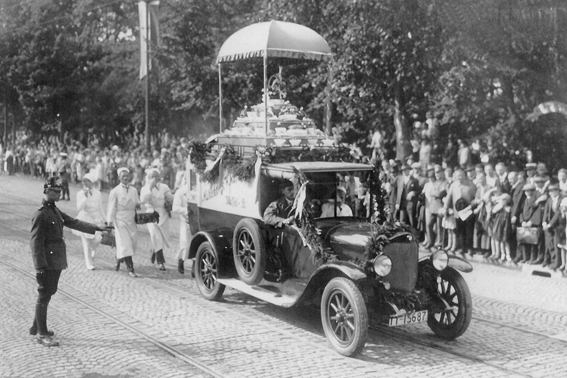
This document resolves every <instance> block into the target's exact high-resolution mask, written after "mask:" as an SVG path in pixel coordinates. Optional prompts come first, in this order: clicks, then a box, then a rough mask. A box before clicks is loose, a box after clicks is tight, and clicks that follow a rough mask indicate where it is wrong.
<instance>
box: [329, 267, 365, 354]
mask: <svg viewBox="0 0 567 378" xmlns="http://www.w3.org/2000/svg"><path fill="white" fill-rule="evenodd" d="M345 300H346V301H347V303H348V304H349V305H350V308H351V311H348V313H350V315H351V319H352V321H351V326H352V327H353V328H354V332H353V333H352V335H346V338H342V339H341V338H340V337H339V336H337V333H338V332H335V331H334V329H335V325H336V322H335V323H333V322H334V320H333V319H331V317H332V316H333V314H334V313H335V310H334V309H333V308H332V307H331V306H330V305H331V303H334V304H335V305H336V304H338V303H342V304H343V306H344V307H346V303H345ZM321 322H322V323H323V330H324V331H325V336H326V337H327V341H328V342H329V344H330V345H331V347H332V348H333V349H334V350H336V351H337V352H338V353H340V354H342V355H343V356H347V357H351V356H355V355H356V354H358V353H360V352H361V351H362V348H364V345H365V344H366V339H367V338H368V312H367V310H366V304H365V303H364V299H363V298H362V294H361V293H360V290H358V288H357V287H356V285H355V284H354V282H352V281H351V280H350V279H348V278H344V277H337V278H333V279H332V280H331V281H329V283H328V284H327V286H325V290H324V291H323V296H322V297H321ZM338 329H341V330H343V329H349V327H346V325H345V326H341V327H340V328H337V330H338ZM341 333H342V332H341Z"/></svg>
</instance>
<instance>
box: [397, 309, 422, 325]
mask: <svg viewBox="0 0 567 378" xmlns="http://www.w3.org/2000/svg"><path fill="white" fill-rule="evenodd" d="M426 320H427V310H423V311H415V312H412V313H409V314H405V315H400V316H395V317H391V318H390V322H389V324H388V326H389V327H395V326H401V325H404V324H411V323H420V322H424V321H426Z"/></svg>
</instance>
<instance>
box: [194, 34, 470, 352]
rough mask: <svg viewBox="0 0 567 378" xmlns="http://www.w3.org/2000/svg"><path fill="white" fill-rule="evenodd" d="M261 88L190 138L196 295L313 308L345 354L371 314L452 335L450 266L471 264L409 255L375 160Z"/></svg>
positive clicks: (362, 336)
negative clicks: (229, 120)
mask: <svg viewBox="0 0 567 378" xmlns="http://www.w3.org/2000/svg"><path fill="white" fill-rule="evenodd" d="M284 24H285V23H284ZM279 27H281V25H279ZM287 38H289V36H287ZM281 48H282V47H281V46H279V49H280V50H281ZM222 51H223V50H222V48H221V52H222ZM264 51H266V50H264ZM234 54H236V55H238V54H237V53H234ZM236 55H235V56H236ZM314 56H315V55H314ZM265 89H266V90H265V92H264V101H263V102H262V103H260V104H258V105H257V106H255V107H253V109H256V111H257V112H262V115H261V116H260V117H259V118H260V119H261V120H263V122H258V125H256V123H255V122H254V121H255V120H256V117H257V113H256V111H251V113H253V114H243V115H242V117H241V118H240V119H237V120H235V121H234V123H233V125H232V127H230V128H227V129H226V130H221V131H222V132H221V133H219V134H218V135H215V136H213V137H211V138H209V140H207V141H206V142H193V143H192V145H191V151H190V157H189V161H188V164H187V172H188V175H187V179H188V180H187V181H188V207H189V214H190V215H189V224H190V227H191V229H192V232H193V235H194V236H193V239H192V241H191V245H190V253H189V257H190V258H194V265H193V266H194V273H195V280H196V284H197V287H198V289H199V291H200V293H201V294H202V295H203V296H204V297H205V298H207V299H209V300H219V299H220V298H221V297H222V295H223V293H224V291H225V288H226V287H231V288H234V289H236V290H238V291H241V292H243V293H246V294H249V295H251V296H254V297H256V298H259V299H261V300H263V301H266V302H268V303H271V304H274V305H277V306H281V307H292V306H299V305H308V304H309V305H312V304H316V305H318V306H320V311H321V321H322V324H323V329H324V332H325V335H326V337H327V340H328V341H329V343H330V345H331V346H332V348H333V349H335V350H336V351H337V352H339V353H341V354H343V355H345V356H353V355H356V354H357V353H359V352H360V351H361V350H362V349H363V347H364V345H365V342H366V339H367V336H368V327H369V321H370V320H372V321H373V322H379V323H383V324H384V325H386V326H390V327H396V326H403V325H406V324H411V323H417V322H426V323H427V325H428V326H429V327H430V328H431V330H432V331H433V332H434V333H435V334H436V335H438V336H440V337H442V338H444V339H454V338H456V337H458V336H460V335H462V334H463V333H464V332H465V331H466V330H467V328H468V326H469V323H470V320H471V315H472V301H471V295H470V292H469V290H468V287H467V285H466V283H465V281H464V279H463V277H462V276H461V274H460V273H459V271H464V272H467V271H470V270H472V268H471V266H470V264H468V263H467V262H466V261H464V260H462V259H460V258H457V257H455V256H449V255H448V254H447V253H446V252H445V251H443V250H439V251H437V252H434V253H433V254H431V255H423V256H421V257H420V253H419V245H418V242H417V240H416V236H415V235H414V234H413V233H412V231H411V230H410V229H409V228H408V227H407V226H404V225H402V224H399V223H397V222H394V221H392V220H391V217H390V215H389V213H388V207H387V205H386V195H385V191H384V189H383V187H382V183H381V182H380V177H379V175H378V172H377V169H376V167H375V166H374V165H371V164H362V163H357V162H353V159H352V156H351V154H350V151H349V150H348V149H346V148H343V147H341V146H338V145H336V144H335V142H334V141H333V140H332V139H330V138H328V137H327V134H326V133H325V132H323V131H322V130H319V129H318V128H317V127H316V125H315V123H314V122H313V121H312V120H310V119H309V118H307V117H306V116H303V115H300V114H298V113H299V112H298V111H296V110H297V107H292V106H291V105H290V104H289V103H286V102H285V101H284V102H282V101H281V100H282V99H271V98H269V97H268V95H267V93H268V91H267V88H266V87H265ZM284 107H285V108H289V109H291V110H290V111H282V108H284ZM243 129H244V130H243Z"/></svg>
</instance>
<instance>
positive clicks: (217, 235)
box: [189, 228, 234, 277]
mask: <svg viewBox="0 0 567 378" xmlns="http://www.w3.org/2000/svg"><path fill="white" fill-rule="evenodd" d="M204 242H209V244H211V247H212V248H213V249H214V250H215V252H216V253H217V256H218V257H219V276H221V277H226V276H232V272H233V271H234V261H233V258H232V230H231V229H229V228H225V229H218V230H214V231H201V232H198V233H197V234H195V235H194V236H193V239H192V240H191V244H190V245H189V258H190V259H193V258H195V256H196V255H197V249H198V248H199V246H200V245H201V244H202V243H204Z"/></svg>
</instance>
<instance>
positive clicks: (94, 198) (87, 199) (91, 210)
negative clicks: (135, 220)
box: [73, 172, 106, 270]
mask: <svg viewBox="0 0 567 378" xmlns="http://www.w3.org/2000/svg"><path fill="white" fill-rule="evenodd" d="M82 182H83V190H80V191H78V192H77V210H79V214H78V215H77V219H79V220H82V221H83V222H88V223H94V224H103V223H104V221H105V219H106V215H105V213H104V208H103V206H102V197H101V195H100V192H99V191H98V190H97V189H96V188H95V187H94V183H95V182H96V175H95V174H94V172H89V173H87V174H85V175H83V178H82ZM73 233H74V234H75V235H78V236H80V237H81V241H82V243H83V252H84V254H85V264H86V266H87V269H89V270H93V269H94V268H95V267H94V263H93V259H94V256H95V253H96V249H97V247H98V246H99V245H100V242H101V240H102V235H101V234H100V233H99V232H97V233H95V234H94V235H91V234H86V233H84V232H80V231H76V230H73Z"/></svg>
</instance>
